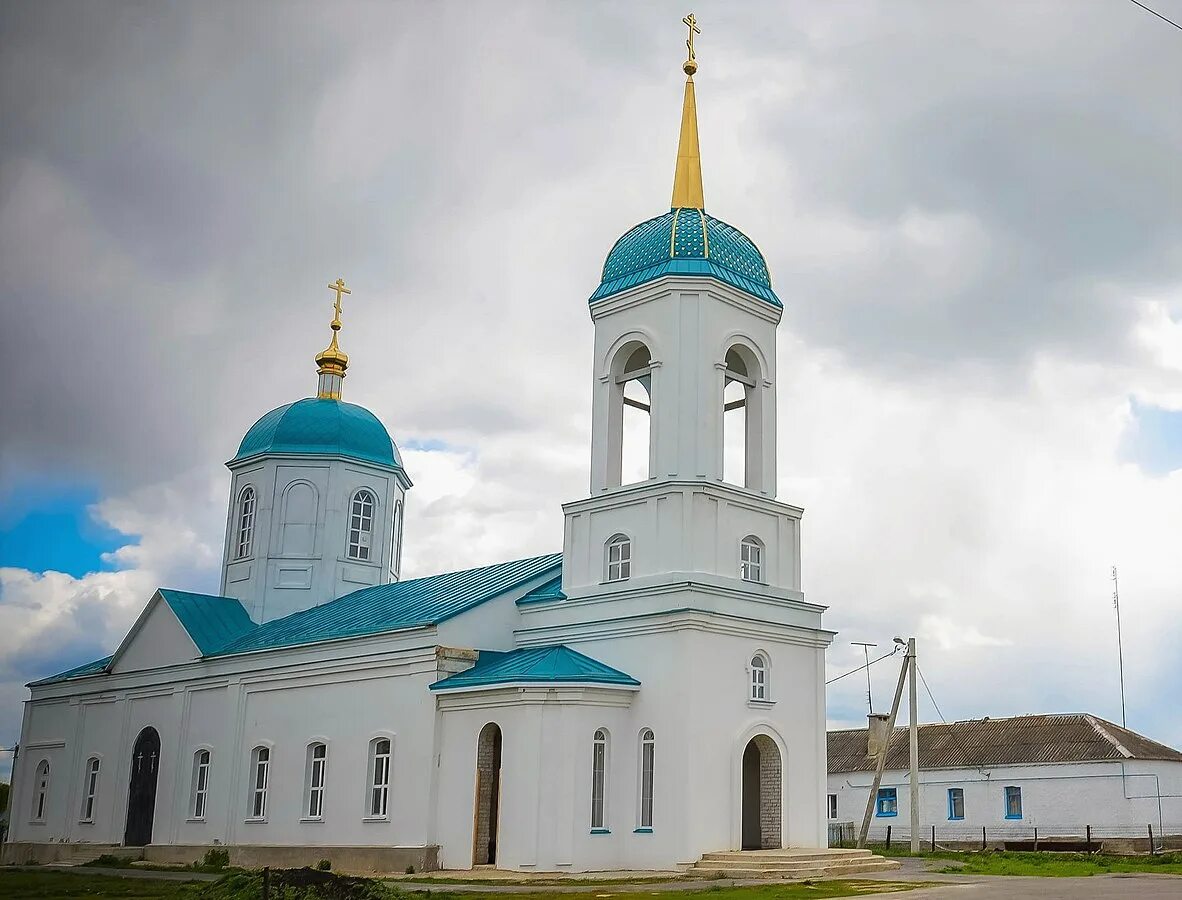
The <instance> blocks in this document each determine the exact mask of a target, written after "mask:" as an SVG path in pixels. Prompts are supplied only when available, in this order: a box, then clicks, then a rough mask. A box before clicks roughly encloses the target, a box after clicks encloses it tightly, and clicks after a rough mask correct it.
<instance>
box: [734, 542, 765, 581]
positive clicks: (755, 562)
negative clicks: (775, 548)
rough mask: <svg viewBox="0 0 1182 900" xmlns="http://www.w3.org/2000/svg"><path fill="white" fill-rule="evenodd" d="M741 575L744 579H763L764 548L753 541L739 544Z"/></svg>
mask: <svg viewBox="0 0 1182 900" xmlns="http://www.w3.org/2000/svg"><path fill="white" fill-rule="evenodd" d="M739 560H740V563H741V565H740V566H739V576H740V577H741V578H742V579H743V580H744V581H763V548H762V547H760V546H759V544H756V543H753V542H752V541H743V543H742V544H740V545H739Z"/></svg>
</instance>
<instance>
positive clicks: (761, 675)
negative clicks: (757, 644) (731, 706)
mask: <svg viewBox="0 0 1182 900" xmlns="http://www.w3.org/2000/svg"><path fill="white" fill-rule="evenodd" d="M749 669H750V672H751V692H750V694H748V699H749V700H767V659H766V658H765V657H764V655H763V654H762V653H756V654H755V655H754V656H753V657H751V665H750V666H749Z"/></svg>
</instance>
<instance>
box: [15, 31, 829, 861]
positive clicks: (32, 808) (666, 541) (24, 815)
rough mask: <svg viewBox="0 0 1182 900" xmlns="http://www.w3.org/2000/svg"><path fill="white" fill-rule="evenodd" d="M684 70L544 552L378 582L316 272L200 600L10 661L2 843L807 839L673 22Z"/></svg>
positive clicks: (598, 307)
mask: <svg viewBox="0 0 1182 900" xmlns="http://www.w3.org/2000/svg"><path fill="white" fill-rule="evenodd" d="M688 24H690V25H691V29H692V28H693V25H692V19H691V20H690V22H689V23H688ZM691 42H692V37H691ZM684 70H685V72H686V74H687V76H688V77H687V80H686V84H685V96H684V106H683V112H682V123H681V135H680V142H679V145H678V151H677V165H676V175H675V179H674V186H673V197H672V205H671V208H670V209H669V210H668V211H667V212H664V213H662V214H661V215H659V216H657V217H655V218H653V219H649V220H648V221H645V222H642V223H640V224H639V225H636V226H635V227H633V228H631V229H629V230H628V231H627V232H626V233H625V234H624V235H623V237H621V238H620V239H619V240H618V241H616V243H615V245H614V246H613V247H612V248H611V251H610V253H609V254H608V256H607V260H606V262H605V263H604V266H603V275H602V281H601V283H600V284H599V285H598V286H588V287H593V289H592V291H591V294H590V303H589V309H590V314H591V321H592V325H593V327H594V329H595V339H594V348H595V349H594V357H593V359H592V360H591V373H590V374H591V390H592V395H593V403H592V417H593V421H592V440H591V448H590V457H591V459H590V463H591V464H590V471H591V479H590V491H589V494H588V495H587V496H586V497H583V498H580V499H575V500H573V501H571V502H570V503H567V504H565V505H564V506H563V513H564V515H565V527H564V531H563V540H562V552H561V553H552V554H547V555H542V556H535V557H531V558H529V559H517V560H512V561H508V562H502V563H498V564H496V565H489V566H482V567H480V568H475V569H468V570H465V571H459V572H448V573H445V574H440V575H433V576H430V577H426V578H417V579H413V580H401V579H400V577H399V567H400V559H401V551H402V539H403V531H404V526H405V527H407V528H413V527H414V521H413V519H412V520H411V521H410V522H409V523H404V516H403V508H404V501H405V497H406V493H407V492H408V491H410V490H411V488H412V481H411V477H410V473H408V472H407V471H406V470H405V468H404V466H403V463H402V460H401V458H400V456H399V453H398V449H397V447H396V446H395V444H394V442H393V441H392V440H391V438H390V435H389V432H388V431H387V429H386V427H385V426H384V425H383V424H382V423H381V422H380V421H378V419H377V418H376V417H375V416H374V415H373V414H372V413H371V412H369V411H368V410H366V409H363V408H362V407H359V406H356V405H354V404H350V403H347V402H345V401H344V400H343V399H342V383H343V380H344V378H345V373H346V368H347V366H348V357H347V356H346V355H345V353H343V352H342V351H341V349H340V347H339V345H338V331H339V330H340V327H341V318H340V307H341V304H340V299H341V294H342V293H344V292H347V289H346V288H345V286H344V283H343V282H340V281H338V282H337V283H336V284H335V285H331V286H330V287H332V288H333V289H334V290H336V291H337V303H336V306H335V309H336V315H335V318H334V320H333V322H332V329H333V332H332V341H331V343H330V345H329V346H328V348H327V349H325V350H324V351H323V352H322V353H320V354H319V355H318V356H317V357H316V362H317V365H318V372H319V384H318V389H317V393H316V396H315V397H312V398H307V399H302V400H297V401H296V402H294V403H290V404H288V405H286V406H281V407H279V408H278V409H274V410H272V411H270V412H268V413H267V414H266V415H264V416H263V417H262V418H261V419H259V420H258V422H256V423H255V425H254V426H252V427H251V429H250V430H249V432H247V434H246V436H245V437H244V438H243V439H242V442H241V445H240V446H239V448H238V451H237V453H236V454H234V457H233V459H231V460H230V462H229V463H227V467H228V468H229V470H230V485H229V503H228V509H227V512H226V537H225V551H224V558H223V562H222V569H221V587H220V591H219V594H218V595H217V596H212V595H204V594H193V593H188V592H184V591H176V590H169V589H165V588H161V589H160V590H158V591H157V592H156V593H155V594H154V595H153V596H152V597H151V598H150V599H149V600H148V603H147V606H146V607H145V608H144V610H143V613H142V614H141V615H140V616H139V618H138V620H137V621H136V623H135V625H134V626H133V627H132V629H131V631H130V633H129V634H128V635H127V637H126V638H125V639H124V641H123V642H122V643H121V644H120V645H119V647H118V648H117V649H115V651H114V653H113V654H112V655H111V656H109V657H107V658H105V659H100V660H97V661H94V662H92V663H89V664H87V665H82V666H79V667H78V668H75V669H72V670H71V671H68V672H63V673H61V674H59V675H56V676H54V677H52V678H47V679H45V680H43V681H38V682H35V683H33V684H31V685H29V688H30V692H31V697H30V699H29V701H28V702H27V703H26V705H25V710H24V720H23V726H22V733H21V740H20V748H19V754H18V757H17V760H16V764H15V769H14V773H13V779H14V781H13V797H12V806H11V834H10V843H9V844H7V845H6V846H5V847H4V861H6V862H19V861H24V860H29V859H37V860H39V861H40V862H43V863H44V862H51V861H53V860H55V859H69V858H75V857H76V856H77V854H79V853H87V854H89V855H90V856H94V855H96V851H97V850H98V849H99V848H100V847H103V848H105V847H107V846H108V845H109V846H123V847H131V848H143V849H142V850H140V851H139V852H142V853H143V854H144V856H145V858H147V859H153V860H157V861H162V862H163V861H175V862H190V861H192V860H194V859H197V858H199V857H200V856H201V855H202V853H203V852H204V851H205V850H206V849H208V848H209V847H211V846H216V845H221V846H225V847H227V848H228V849H229V850H230V851H231V860H232V862H234V863H237V864H242V865H258V864H270V865H285V864H308V863H312V862H315V861H316V860H318V859H321V858H329V859H331V860H332V861H333V863H334V865H335V866H336V867H337V868H352V869H357V870H371V871H387V872H391V871H393V872H402V871H404V870H405V869H406V868H407V867H409V866H414V867H415V870H416V871H424V870H431V869H435V868H441V867H442V868H451V869H466V868H470V867H475V866H484V865H495V866H497V867H500V868H505V869H514V870H538V871H563V870H566V871H588V870H605V869H670V868H675V867H678V866H682V865H687V864H692V863H694V862H695V861H697V860H699V859H700V858H701V857H702V856H703V854H706V853H709V852H714V851H724V850H739V849H745V848H746V849H751V848H780V847H797V848H821V847H825V846H826V837H827V835H826V732H825V688H824V671H825V669H824V663H825V648H826V647H827V646H828V644H829V643H830V641H831V640H832V638H833V633H832V632H830V631H826V630H825V629H824V628H823V626H822V622H821V617H822V612H823V608H822V607H820V606H817V605H815V604H812V603H809V602H808V601H807V600H806V599H805V597H804V595H803V593H802V592H801V590H800V571H801V562H800V523H801V515H802V510H801V509H799V508H798V507H795V506H791V505H789V504H787V503H784V502H781V501H779V500H777V498H776V388H777V380H776V328H777V325H778V323H779V321H780V317H781V315H782V312H783V309H782V306H781V303H780V300H779V299H778V298H777V296H776V294H775V292H774V291H773V289H772V284H771V280H770V277H769V274H768V269H767V265H766V262H765V260H764V258H763V256H762V254H761V253H760V251H759V250H758V249H757V248H756V246H755V245H754V243H752V242H751V241H750V240H749V239H748V238H747V237H746V236H744V235H743V234H742V233H741V232H740V231H738V229H736V228H734V227H732V226H731V225H728V224H726V223H725V222H723V221H721V220H719V219H716V218H714V217H713V216H711V215H709V214H708V213H707V212H706V211H705V204H704V200H703V192H702V174H701V164H700V159H699V152H698V129H697V117H696V116H697V114H696V110H695V99H694V82H693V74H694V73H695V71H696V70H697V62H696V60H695V59H694V55H693V48H692V44H691V47H690V55H689V58H688V59H687V60H686V62H685V64H684ZM732 421H737V422H738V425H737V428H738V434H737V438H736V439H735V440H729V439H728V440H724V435H725V433H726V427H724V423H727V427H729V423H731V422H732ZM646 428H647V434H648V459H647V472H645V471H640V472H639V475H638V476H637V477H636V478H633V477H632V473H631V472H630V471H629V467H628V466H626V465H625V452H624V450H625V445H626V444H627V443H628V441H630V440H632V439H633V438H634V437H635V436H636V435H637V434H643V431H644V430H645V429H646ZM737 445H738V446H737ZM736 446H737V449H736ZM724 450H725V451H727V452H731V451H733V452H734V453H736V454H737V459H726V460H724V456H727V453H726V452H724ZM728 475H730V476H731V477H730V478H729V479H728V477H725V476H728Z"/></svg>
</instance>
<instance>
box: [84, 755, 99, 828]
mask: <svg viewBox="0 0 1182 900" xmlns="http://www.w3.org/2000/svg"><path fill="white" fill-rule="evenodd" d="M99 765H100V763H99V758H98V757H97V756H92V757H91V758H90V759H88V760H87V761H86V775H85V776H84V779H83V782H82V821H83V822H93V821H94V797H95V794H97V793H98V777H99Z"/></svg>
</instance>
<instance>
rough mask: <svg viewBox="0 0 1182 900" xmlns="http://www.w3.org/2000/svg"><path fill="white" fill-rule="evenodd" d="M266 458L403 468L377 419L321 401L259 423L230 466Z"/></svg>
mask: <svg viewBox="0 0 1182 900" xmlns="http://www.w3.org/2000/svg"><path fill="white" fill-rule="evenodd" d="M264 453H279V454H289V453H297V454H300V455H308V456H346V457H349V458H350V459H356V460H360V461H361V462H368V463H376V464H377V465H380V466H397V467H399V468H401V467H402V458H401V457H400V456H399V455H398V448H397V447H396V446H394V441H393V440H391V438H390V433H389V432H388V431H386V427H385V426H384V425H383V424H382V423H381V422H379V421H378V417H377V416H375V415H374V414H373V413H371V412H370V411H369V410H368V409H366V408H365V407H362V406H357V405H355V404H353V403H344V402H342V401H340V400H325V399H320V398H315V397H310V398H307V399H305V400H297V401H296V402H295V403H289V404H287V405H286V406H280V407H279V408H278V409H273V410H271V411H270V412H269V413H267V414H266V415H265V416H263V417H262V418H261V419H259V420H258V421H257V422H255V423H254V424H253V425H252V426H250V431H248V432H246V437H244V438H243V439H242V444H241V445H240V446H239V447H238V454H237V455H236V456H235V457H234V458H233V459H232V460H230V462H231V463H234V462H238V461H239V460H243V459H249V458H250V457H252V456H259V455H261V454H264Z"/></svg>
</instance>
